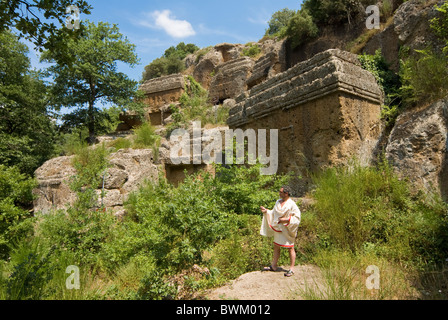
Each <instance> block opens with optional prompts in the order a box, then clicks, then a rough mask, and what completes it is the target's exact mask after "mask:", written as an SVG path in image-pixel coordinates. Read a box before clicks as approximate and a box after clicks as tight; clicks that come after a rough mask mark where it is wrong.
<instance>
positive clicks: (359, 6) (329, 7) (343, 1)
mask: <svg viewBox="0 0 448 320" xmlns="http://www.w3.org/2000/svg"><path fill="white" fill-rule="evenodd" d="M375 2H376V0H305V1H304V2H303V5H302V8H304V9H306V10H308V12H309V13H310V15H311V16H312V17H313V20H314V22H315V23H316V24H317V25H323V24H338V23H347V22H348V23H351V21H352V19H353V18H355V17H356V16H357V15H359V14H361V13H362V12H363V9H364V6H366V5H370V4H374V3H375Z"/></svg>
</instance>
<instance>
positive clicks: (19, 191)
mask: <svg viewBox="0 0 448 320" xmlns="http://www.w3.org/2000/svg"><path fill="white" fill-rule="evenodd" d="M35 186H36V182H35V180H34V179H30V178H28V177H27V176H26V175H24V174H22V173H20V171H19V169H18V168H16V167H6V166H4V165H0V259H7V258H8V256H9V253H10V249H11V247H12V246H13V245H15V244H16V243H18V242H19V241H20V240H22V239H23V238H24V237H25V236H26V235H29V234H30V232H32V224H30V223H28V222H29V221H30V220H29V219H28V218H30V217H31V213H30V212H29V211H28V210H27V209H29V208H30V207H31V206H32V202H33V196H32V190H33V188H34V187H35Z"/></svg>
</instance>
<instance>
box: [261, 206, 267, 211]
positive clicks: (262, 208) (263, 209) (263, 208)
mask: <svg viewBox="0 0 448 320" xmlns="http://www.w3.org/2000/svg"><path fill="white" fill-rule="evenodd" d="M260 209H261V212H263V213H266V212H268V209H266V208H265V207H263V206H261V207H260Z"/></svg>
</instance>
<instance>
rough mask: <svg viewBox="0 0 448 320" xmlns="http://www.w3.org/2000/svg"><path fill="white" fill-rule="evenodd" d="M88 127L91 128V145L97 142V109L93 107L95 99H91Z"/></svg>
mask: <svg viewBox="0 0 448 320" xmlns="http://www.w3.org/2000/svg"><path fill="white" fill-rule="evenodd" d="M87 127H88V129H89V138H88V143H89V145H93V144H95V140H96V137H95V111H94V109H93V101H89V110H88V112H87Z"/></svg>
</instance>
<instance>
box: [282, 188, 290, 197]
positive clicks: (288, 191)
mask: <svg viewBox="0 0 448 320" xmlns="http://www.w3.org/2000/svg"><path fill="white" fill-rule="evenodd" d="M282 188H283V192H284V193H287V194H288V196H291V188H290V187H288V186H283V187H282Z"/></svg>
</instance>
